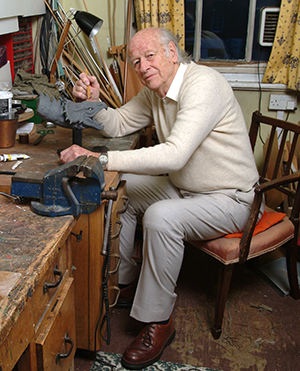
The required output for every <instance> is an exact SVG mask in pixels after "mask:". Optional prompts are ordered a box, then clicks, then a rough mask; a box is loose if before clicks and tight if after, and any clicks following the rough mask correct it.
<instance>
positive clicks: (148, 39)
mask: <svg viewBox="0 0 300 371" xmlns="http://www.w3.org/2000/svg"><path fill="white" fill-rule="evenodd" d="M161 46H162V41H161V38H160V34H159V33H158V32H157V31H156V30H152V29H149V28H147V29H144V30H141V31H139V32H138V33H136V34H135V35H134V36H133V37H132V39H131V40H130V42H129V44H128V55H129V58H130V59H131V60H132V59H133V58H135V57H138V56H139V55H143V54H144V53H145V52H146V51H147V50H151V49H152V50H158V49H159V48H160V47H161Z"/></svg>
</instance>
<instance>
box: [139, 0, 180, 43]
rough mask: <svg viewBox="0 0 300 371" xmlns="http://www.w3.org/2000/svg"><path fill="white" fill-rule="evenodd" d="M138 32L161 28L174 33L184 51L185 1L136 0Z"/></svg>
mask: <svg viewBox="0 0 300 371" xmlns="http://www.w3.org/2000/svg"><path fill="white" fill-rule="evenodd" d="M134 5H135V12H136V20H137V26H138V30H141V29H143V28H147V27H161V28H166V29H167V30H169V31H172V32H173V33H174V34H175V35H176V36H177V38H178V40H179V46H180V47H181V48H182V49H184V0H134Z"/></svg>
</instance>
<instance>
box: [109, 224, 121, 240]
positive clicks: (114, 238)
mask: <svg viewBox="0 0 300 371" xmlns="http://www.w3.org/2000/svg"><path fill="white" fill-rule="evenodd" d="M116 224H118V226H119V230H118V232H117V233H116V234H114V235H112V236H111V239H112V240H116V239H117V238H119V236H120V233H121V230H122V227H123V223H122V222H121V221H119V220H118V221H117V222H116Z"/></svg>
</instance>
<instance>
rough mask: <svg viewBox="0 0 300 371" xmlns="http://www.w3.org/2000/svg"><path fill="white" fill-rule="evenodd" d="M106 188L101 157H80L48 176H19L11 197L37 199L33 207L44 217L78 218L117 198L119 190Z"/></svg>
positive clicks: (32, 174)
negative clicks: (64, 216) (71, 216)
mask: <svg viewBox="0 0 300 371" xmlns="http://www.w3.org/2000/svg"><path fill="white" fill-rule="evenodd" d="M78 175H80V176H78ZM104 187H105V179H104V171H103V167H102V165H101V163H100V162H99V160H98V158H96V157H91V156H90V157H87V156H80V157H77V158H76V159H75V160H74V161H72V162H69V163H66V164H64V165H61V166H59V167H58V168H56V169H52V170H49V171H47V172H46V173H45V174H44V175H43V174H39V173H34V172H26V173H25V172H24V173H16V174H15V175H14V176H13V177H12V185H11V195H12V196H17V197H20V198H31V199H34V200H33V201H31V208H32V210H33V211H34V212H36V213H37V214H40V215H45V216H59V215H73V216H77V215H79V214H91V213H92V212H94V211H95V210H96V209H97V207H98V205H100V204H101V203H102V200H103V199H107V200H113V201H114V200H116V199H117V192H116V191H104Z"/></svg>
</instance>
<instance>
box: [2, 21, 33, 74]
mask: <svg viewBox="0 0 300 371" xmlns="http://www.w3.org/2000/svg"><path fill="white" fill-rule="evenodd" d="M0 45H5V46H6V49H7V59H8V60H9V61H10V68H11V77H12V81H14V77H15V74H16V73H17V71H18V69H19V68H20V69H23V70H24V71H26V72H28V73H34V66H33V47H32V24H31V17H19V31H18V32H14V33H10V34H6V35H2V36H0Z"/></svg>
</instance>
